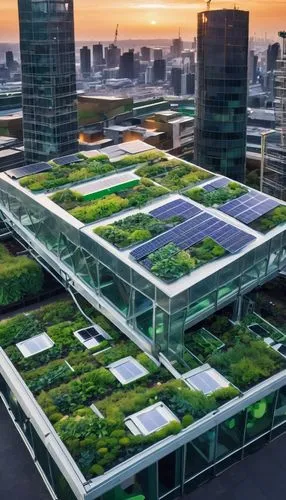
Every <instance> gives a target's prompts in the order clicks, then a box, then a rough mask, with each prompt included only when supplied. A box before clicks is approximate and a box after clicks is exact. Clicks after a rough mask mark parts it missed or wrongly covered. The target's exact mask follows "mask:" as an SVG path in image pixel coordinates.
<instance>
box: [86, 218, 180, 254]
mask: <svg viewBox="0 0 286 500" xmlns="http://www.w3.org/2000/svg"><path fill="white" fill-rule="evenodd" d="M183 221H184V219H183V218H182V217H178V216H175V217H170V219H167V220H164V221H162V220H160V219H157V218H156V217H152V216H151V215H148V214H144V213H138V214H136V215H130V216H129V217H126V218H125V219H122V220H119V221H117V222H114V223H113V224H109V225H108V226H100V227H97V228H95V229H94V232H95V233H96V234H98V235H99V236H101V237H102V238H104V239H105V240H107V241H109V243H112V244H113V245H115V246H116V247H118V248H126V247H128V246H131V245H134V244H137V243H141V242H143V241H146V240H149V239H150V238H154V237H155V236H157V235H158V234H161V233H164V232H165V231H168V230H169V229H171V228H173V227H175V226H176V225H177V224H180V223H181V222H183Z"/></svg>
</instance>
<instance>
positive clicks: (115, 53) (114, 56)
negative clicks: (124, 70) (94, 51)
mask: <svg viewBox="0 0 286 500" xmlns="http://www.w3.org/2000/svg"><path fill="white" fill-rule="evenodd" d="M120 54H121V50H120V48H119V47H117V46H116V45H114V44H113V43H111V44H110V45H109V47H106V49H105V58H106V65H107V67H108V68H117V67H118V66H119V62H120Z"/></svg>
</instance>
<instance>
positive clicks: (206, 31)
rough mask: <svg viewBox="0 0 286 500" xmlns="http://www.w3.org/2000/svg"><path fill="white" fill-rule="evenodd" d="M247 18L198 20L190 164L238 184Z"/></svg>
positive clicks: (215, 14) (241, 14)
mask: <svg viewBox="0 0 286 500" xmlns="http://www.w3.org/2000/svg"><path fill="white" fill-rule="evenodd" d="M248 23H249V13H248V12H246V11H241V10H238V9H224V10H213V11H212V10H208V11H205V12H201V13H200V14H199V15H198V53H197V58H198V62H197V65H198V66H197V67H198V72H197V74H198V81H197V85H198V87H197V88H198V90H197V110H196V130H195V161H196V163H197V164H198V165H201V166H203V167H206V168H208V169H209V170H213V171H215V172H217V173H221V174H223V175H227V176H229V177H232V178H233V179H237V180H240V181H242V180H243V179H244V173H245V157H246V120H247V83H248V82H247V59H248Z"/></svg>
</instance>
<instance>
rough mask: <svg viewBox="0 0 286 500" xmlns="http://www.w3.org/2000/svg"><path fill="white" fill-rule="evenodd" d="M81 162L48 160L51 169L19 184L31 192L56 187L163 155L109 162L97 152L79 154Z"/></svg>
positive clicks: (146, 154) (132, 157)
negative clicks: (69, 162) (89, 155)
mask: <svg viewBox="0 0 286 500" xmlns="http://www.w3.org/2000/svg"><path fill="white" fill-rule="evenodd" d="M78 157H79V158H80V159H81V160H82V161H81V162H78V163H77V162H76V163H72V164H70V165H64V166H61V165H57V164H56V163H55V162H54V161H51V162H50V165H51V166H52V170H50V171H47V172H42V173H39V174H33V175H29V176H27V177H23V179H21V180H20V181H19V182H20V185H21V186H23V187H26V188H28V189H30V191H32V192H37V191H42V190H53V189H57V188H58V187H61V186H64V185H68V184H74V183H78V182H82V181H85V180H90V179H95V178H97V177H103V176H106V175H108V174H110V173H113V172H116V171H118V170H120V169H122V168H127V167H131V166H132V165H134V167H136V166H137V165H138V164H141V163H143V164H144V163H148V162H150V163H153V162H155V161H159V160H161V159H162V158H164V157H165V154H164V153H162V152H161V151H149V152H147V153H142V154H138V155H130V156H126V157H125V158H123V159H122V160H119V161H117V162H112V163H111V162H110V160H109V158H108V156H107V155H105V154H98V155H97V156H95V157H92V158H86V157H85V156H84V155H81V154H79V155H78Z"/></svg>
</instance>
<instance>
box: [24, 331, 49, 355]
mask: <svg viewBox="0 0 286 500" xmlns="http://www.w3.org/2000/svg"><path fill="white" fill-rule="evenodd" d="M53 345H54V342H53V341H52V340H51V339H50V337H49V336H48V335H47V334H46V333H41V334H40V335H35V336H34V337H31V338H30V339H27V340H23V341H22V342H19V343H18V344H16V346H17V347H18V349H19V351H20V352H21V353H22V354H23V356H24V357H25V358H29V357H30V356H34V355H35V354H39V353H40V352H43V351H46V350H47V349H50V348H51V347H53Z"/></svg>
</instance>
